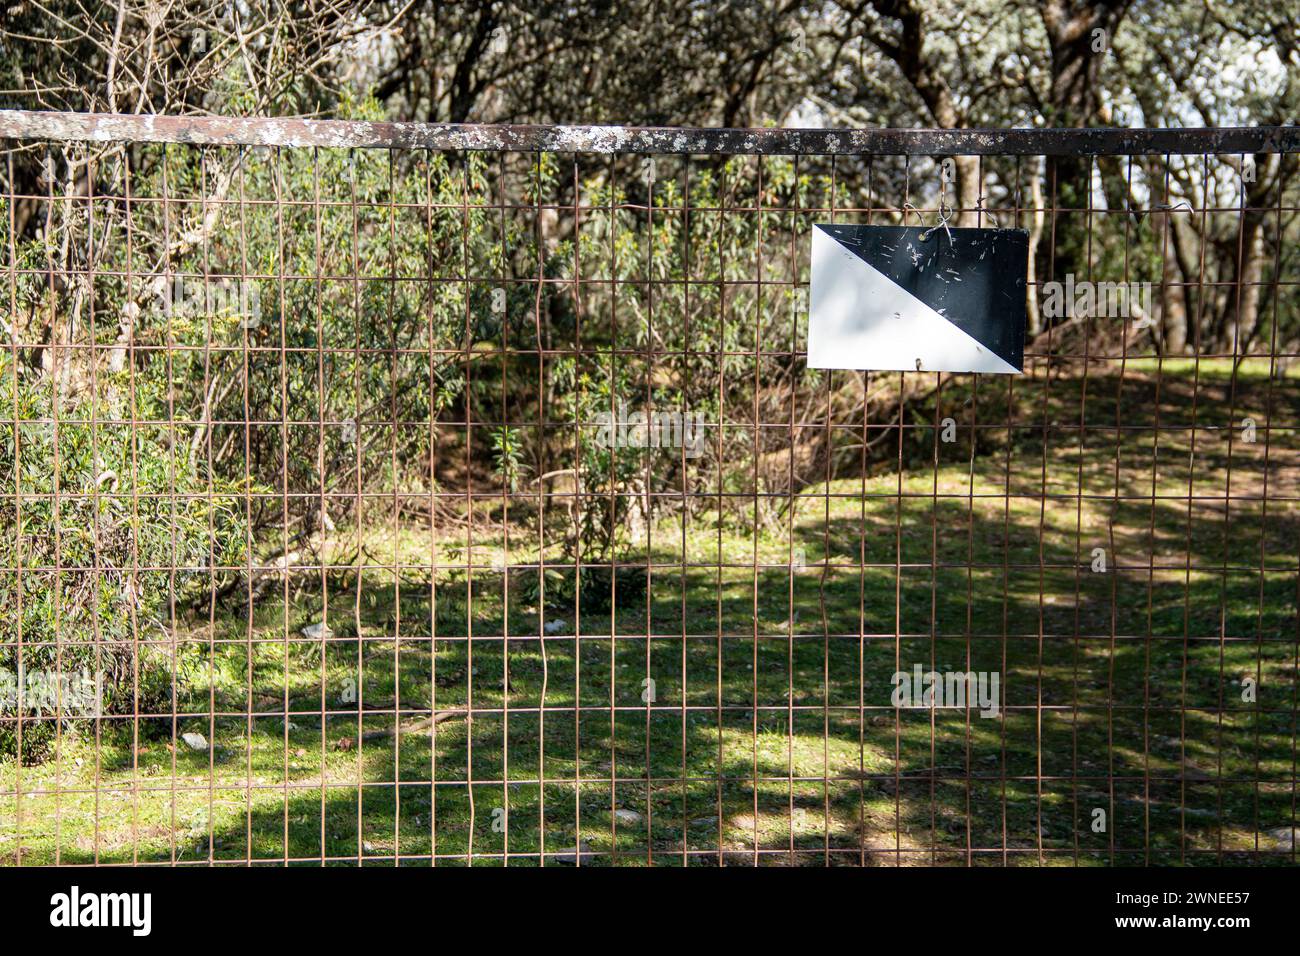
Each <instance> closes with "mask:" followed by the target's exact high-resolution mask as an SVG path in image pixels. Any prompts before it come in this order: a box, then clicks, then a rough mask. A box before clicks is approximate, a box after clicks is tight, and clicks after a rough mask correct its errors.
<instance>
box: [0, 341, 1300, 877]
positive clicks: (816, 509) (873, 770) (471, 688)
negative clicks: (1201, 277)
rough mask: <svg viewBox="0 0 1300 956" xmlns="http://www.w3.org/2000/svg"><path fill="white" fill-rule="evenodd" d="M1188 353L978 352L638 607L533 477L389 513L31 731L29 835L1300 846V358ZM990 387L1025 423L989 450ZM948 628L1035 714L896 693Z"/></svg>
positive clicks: (1117, 858)
mask: <svg viewBox="0 0 1300 956" xmlns="http://www.w3.org/2000/svg"><path fill="white" fill-rule="evenodd" d="M1154 372H1155V370H1154V368H1147V367H1142V366H1140V365H1139V366H1136V367H1130V368H1128V369H1127V370H1126V373H1125V376H1124V377H1123V379H1121V377H1120V376H1119V375H1118V374H1117V373H1115V372H1112V373H1108V374H1105V375H1098V374H1094V375H1092V376H1090V378H1089V379H1088V380H1087V381H1085V380H1084V379H1083V378H1082V377H1081V376H1078V375H1071V376H1069V377H1064V376H1062V377H1059V378H1055V379H1053V380H1051V381H1049V380H1046V379H1042V378H1035V379H1033V380H1030V381H1026V382H1023V383H1018V384H1016V385H1015V386H1014V388H1012V389H1011V390H1010V391H1009V390H1008V386H1007V385H1005V384H1002V383H1000V382H999V383H996V384H992V385H990V384H988V380H984V383H983V384H982V385H981V386H980V390H979V391H978V392H973V391H971V390H970V389H969V386H961V387H959V386H957V385H949V386H946V387H945V390H943V391H941V392H940V394H939V395H938V397H937V399H932V400H930V401H929V402H927V403H924V404H922V405H920V407H918V408H916V409H913V410H911V411H910V413H909V414H910V415H911V417H910V418H909V419H908V422H909V425H914V426H916V427H915V429H913V430H912V432H911V435H910V437H909V439H908V441H909V442H911V443H912V444H913V445H914V446H915V447H916V448H920V449H922V453H921V454H920V455H919V456H918V455H916V454H912V453H909V455H908V457H907V458H906V462H905V468H904V469H903V470H902V471H901V472H899V471H898V470H897V469H896V468H888V467H884V468H875V469H873V470H872V473H871V474H868V475H867V476H866V477H863V478H852V479H836V480H833V481H828V482H827V481H823V482H815V483H813V484H811V485H809V486H807V487H805V488H803V489H802V492H801V494H800V497H799V498H798V500H797V502H796V504H795V506H794V507H793V508H791V509H789V510H788V511H786V512H785V513H784V514H780V515H777V516H776V517H775V518H773V519H772V520H771V521H768V522H758V523H757V527H758V530H757V531H755V523H754V522H752V521H749V520H746V516H745V515H744V514H743V513H742V514H740V515H736V514H728V515H726V516H725V517H724V518H723V519H719V517H718V512H717V509H716V508H714V509H712V510H710V509H709V508H707V507H706V508H704V509H703V510H702V511H701V513H699V514H695V515H692V516H690V517H687V518H683V517H682V515H681V514H670V515H667V516H666V517H664V518H663V519H662V520H661V521H659V522H658V523H657V524H656V525H655V526H654V527H653V528H652V530H651V534H650V538H649V541H648V542H645V543H644V546H643V547H641V548H639V549H638V550H637V552H636V554H635V556H634V558H632V559H631V561H630V563H631V564H640V565H641V567H640V568H636V567H627V568H623V569H620V571H619V572H618V573H619V575H620V578H619V581H620V587H619V588H618V591H617V594H616V597H615V602H614V606H613V607H612V608H611V607H608V606H601V604H600V602H589V606H586V607H581V608H580V607H575V606H574V605H573V602H572V601H571V600H570V601H569V602H567V603H566V602H563V601H560V602H555V601H552V600H550V599H549V598H547V597H546V596H544V595H542V594H539V592H538V587H537V583H536V581H537V575H536V571H535V570H534V566H535V565H536V563H537V562H538V561H539V559H540V558H541V557H542V556H543V555H544V556H545V558H546V560H547V561H548V562H551V561H554V560H556V559H557V557H558V550H557V549H556V547H555V546H554V545H553V543H552V544H550V545H548V547H546V548H540V547H539V545H538V534H537V530H536V523H535V520H534V518H535V515H533V514H532V513H531V512H530V511H529V509H528V507H527V506H526V504H523V505H519V506H514V505H512V506H511V508H509V509H506V510H502V509H501V508H496V509H492V510H488V511H485V512H484V513H482V514H476V517H475V524H474V545H475V550H474V554H475V565H476V567H475V568H474V569H473V570H472V571H466V570H463V569H462V570H451V569H442V570H439V571H438V572H437V574H436V575H433V576H431V574H430V572H429V571H428V570H427V569H424V570H421V569H419V568H415V567H406V568H405V569H403V570H401V571H394V570H392V569H391V568H384V567H378V566H377V565H392V564H403V565H419V564H427V563H428V555H429V554H430V539H429V536H428V532H427V530H425V529H421V528H419V527H417V526H414V525H411V524H403V523H399V524H398V526H397V528H396V533H391V532H389V531H380V530H378V529H373V528H372V529H371V530H370V531H369V532H368V533H367V534H368V538H369V540H368V544H367V550H366V554H367V555H368V557H367V559H366V560H367V562H368V563H369V564H371V565H373V566H371V567H368V568H367V569H366V570H365V571H364V572H363V573H362V574H361V575H360V577H359V578H358V577H357V576H355V575H353V576H351V577H350V578H349V579H348V582H347V583H346V584H343V585H339V586H331V587H330V588H329V589H328V594H327V597H328V602H327V603H328V610H327V611H325V610H324V608H323V605H324V604H325V603H326V602H325V600H324V596H323V595H322V593H321V590H320V589H319V587H318V586H312V585H313V582H314V580H315V579H314V578H313V577H312V574H311V573H304V574H303V575H302V576H300V577H296V578H291V579H290V580H289V581H287V582H285V586H284V587H283V588H280V587H276V588H273V589H272V590H271V592H270V593H269V594H267V595H264V596H263V597H261V598H260V599H259V600H258V601H257V602H256V603H255V605H254V610H253V612H252V614H251V616H250V615H248V614H246V613H244V612H240V611H234V612H230V611H227V612H224V613H223V614H222V615H220V616H219V617H217V618H216V619H215V620H214V621H212V622H209V621H207V620H204V619H199V620H192V621H189V622H187V623H186V625H185V626H184V628H182V629H178V633H177V634H176V638H177V642H178V645H179V647H180V650H179V651H178V655H177V660H178V662H179V663H178V667H180V669H181V671H182V673H183V674H184V676H185V678H186V679H185V680H184V681H183V693H182V694H181V695H180V697H179V701H178V706H177V711H178V713H177V716H176V717H175V718H173V717H172V716H171V715H170V712H169V713H168V714H167V715H165V716H157V717H141V718H138V719H132V718H124V719H122V720H110V719H104V720H102V721H100V723H99V727H98V731H97V732H98V735H99V742H98V744H97V743H96V741H95V739H94V738H93V737H91V738H86V737H85V736H84V735H79V734H76V733H69V734H65V735H64V737H63V739H62V742H61V745H60V748H59V754H58V757H57V759H52V760H49V761H47V762H45V763H43V764H40V765H38V766H29V767H23V768H18V767H16V766H14V765H13V764H7V765H4V766H3V768H0V790H3V791H4V793H5V795H4V796H0V859H4V860H5V861H6V862H10V863H12V862H15V861H17V858H18V847H19V845H20V844H21V847H22V856H21V862H23V863H29V864H34V863H49V862H54V861H55V860H56V859H57V860H61V861H63V862H68V863H72V862H90V861H93V860H98V861H99V862H132V861H140V862H146V861H148V862H168V861H172V860H176V861H179V862H206V861H208V860H215V861H219V862H232V863H234V862H243V861H246V860H249V859H252V860H283V859H285V858H288V859H290V860H304V861H312V860H315V861H319V860H321V859H322V858H324V859H327V860H331V861H337V862H356V861H358V860H361V861H364V862H366V863H373V864H375V865H393V863H394V862H395V861H398V859H399V858H401V859H400V862H403V863H405V862H410V863H413V864H420V865H427V863H428V860H429V857H430V856H431V855H432V856H434V857H436V859H437V862H438V863H439V864H451V865H461V864H464V863H465V862H466V861H467V858H468V856H469V854H471V853H472V854H473V862H474V864H475V865H499V864H500V863H502V862H503V861H505V860H507V859H508V861H509V863H510V864H511V865H535V864H536V863H537V862H538V860H539V858H540V855H541V854H545V862H546V864H547V865H552V864H556V863H565V862H572V857H573V852H574V849H575V848H576V847H579V846H581V848H582V850H583V852H584V854H588V853H589V854H590V855H584V856H583V857H582V862H584V863H597V864H605V863H612V862H617V863H624V864H639V865H645V864H654V865H682V864H692V865H694V864H701V865H716V864H717V863H719V862H722V863H726V864H728V865H731V864H750V863H753V862H755V861H758V862H760V863H771V864H778V865H786V864H808V863H817V864H820V863H823V862H830V863H868V864H876V865H893V864H895V863H901V864H903V865H910V864H931V863H937V864H965V863H973V864H976V865H980V864H997V865H1001V864H1004V863H1010V864H1068V863H1077V864H1081V865H1094V864H1100V865H1104V864H1110V863H1143V862H1150V863H1181V862H1186V863H1199V862H1214V861H1216V860H1225V861H1231V862H1258V863H1291V862H1293V861H1294V856H1293V854H1292V852H1291V850H1290V847H1289V844H1288V845H1287V846H1286V847H1285V848H1282V847H1281V846H1280V845H1279V842H1278V841H1277V839H1276V838H1275V837H1272V836H1270V835H1269V831H1270V830H1274V829H1276V828H1278V827H1284V826H1285V827H1290V826H1292V825H1293V824H1292V821H1293V820H1295V819H1296V818H1297V817H1296V809H1295V808H1296V746H1295V740H1296V720H1295V712H1296V711H1295V707H1296V693H1297V686H1296V665H1297V633H1298V632H1297V625H1296V605H1297V572H1296V567H1297V545H1296V542H1297V540H1300V534H1298V532H1300V527H1298V525H1300V521H1298V520H1297V509H1296V504H1295V500H1294V499H1295V497H1296V495H1297V493H1298V492H1300V482H1297V475H1300V468H1297V465H1300V441H1298V440H1297V435H1296V433H1295V431H1294V428H1293V425H1294V423H1295V422H1296V421H1297V420H1300V416H1298V415H1297V412H1300V395H1297V390H1296V388H1295V380H1294V379H1293V378H1288V379H1283V380H1281V381H1275V382H1274V383H1273V384H1272V385H1271V386H1270V385H1269V383H1268V381H1267V379H1266V378H1265V377H1264V376H1263V375H1261V374H1260V373H1259V370H1258V369H1253V368H1251V367H1249V366H1247V367H1245V368H1244V369H1243V370H1242V371H1241V372H1240V373H1239V375H1238V377H1237V379H1236V381H1235V384H1234V381H1233V379H1232V378H1231V377H1230V376H1229V375H1228V374H1227V372H1226V370H1225V369H1224V368H1222V367H1219V366H1212V365H1209V364H1207V363H1202V364H1201V366H1200V368H1199V369H1197V368H1196V367H1195V366H1192V365H1190V364H1189V365H1187V366H1186V367H1173V368H1170V367H1165V368H1163V369H1162V370H1161V376H1160V378H1159V379H1157V377H1156V375H1155V374H1154ZM1193 375H1198V376H1199V378H1197V379H1193ZM1085 396H1086V401H1085ZM1193 396H1194V397H1195V399H1196V407H1197V411H1196V414H1195V419H1193V412H1192V401H1191V399H1192V397H1193ZM1117 407H1119V408H1121V409H1122V410H1123V419H1122V420H1123V424H1124V428H1122V429H1116V428H1115V425H1116V421H1117V415H1116V410H1117ZM1081 409H1083V411H1082V412H1081ZM947 415H951V416H952V417H954V418H955V419H956V421H957V422H958V424H959V437H958V441H957V442H955V443H953V444H952V445H951V446H947V445H940V446H939V448H938V452H937V459H938V460H937V462H936V461H935V458H936V452H935V451H934V448H935V442H934V433H933V431H931V430H929V426H931V425H933V423H934V422H935V421H937V420H939V419H940V418H942V417H944V416H947ZM1157 416H1159V418H1158V419H1157ZM1247 416H1253V417H1254V418H1255V419H1256V421H1257V422H1258V423H1260V427H1261V429H1262V428H1263V426H1264V425H1265V424H1269V425H1271V426H1272V427H1271V428H1269V429H1268V430H1267V432H1264V431H1261V433H1260V434H1259V436H1258V438H1257V440H1256V441H1255V442H1253V443H1248V442H1243V440H1242V438H1241V435H1242V433H1241V432H1240V431H1239V430H1234V429H1235V428H1236V426H1237V425H1238V423H1239V422H1240V419H1242V418H1244V417H1247ZM972 417H973V418H974V420H975V421H977V422H980V423H998V424H1000V425H1004V426H1005V427H999V428H991V429H981V430H980V439H979V441H978V443H977V444H976V453H975V454H974V455H972V454H971V442H970V435H971V430H970V429H969V428H968V427H965V426H966V425H967V424H968V423H969V422H970V421H971V420H972ZM1156 424H1158V425H1159V430H1158V431H1156V430H1155V429H1154V427H1153V426H1155V425H1156ZM1193 424H1194V425H1195V428H1193ZM1080 425H1083V426H1085V427H1083V428H1082V429H1081V428H1080V427H1079V426H1080ZM1283 426H1285V427H1283ZM1230 433H1231V435H1232V438H1231V447H1229V435H1230ZM1266 436H1267V440H1266ZM1193 443H1194V444H1193ZM927 448H928V449H930V451H929V453H928V455H927V454H925V451H924V450H925V449H927ZM927 459H928V460H927ZM1266 462H1267V467H1266ZM1266 481H1267V487H1266V486H1265V482H1266ZM1229 482H1231V483H1230V484H1229ZM1265 490H1267V499H1268V500H1267V502H1265V501H1263V500H1262V499H1263V497H1264V492H1265ZM1225 500H1228V501H1229V504H1228V506H1227V507H1225ZM743 510H744V509H742V512H743ZM506 530H509V541H510V543H509V547H508V548H507V547H506V546H505V544H506V539H505V534H504V532H505V531H506ZM453 537H454V536H453V535H450V534H446V533H444V534H442V535H441V537H440V541H439V544H438V545H437V548H438V551H437V553H438V554H439V555H440V557H439V563H446V564H463V563H464V562H465V558H466V555H467V553H469V552H468V549H467V548H466V547H465V544H466V542H465V541H464V540H457V541H453ZM549 540H550V538H548V541H549ZM453 544H455V545H456V547H454V548H453ZM1098 547H1100V548H1104V549H1105V551H1106V560H1107V569H1106V571H1105V572H1095V571H1094V570H1093V568H1092V563H1093V549H1094V548H1098ZM494 559H495V561H496V563H497V564H498V565H500V566H501V567H499V568H493V567H492V564H493V563H494ZM647 566H649V570H648V571H647V570H646V568H647ZM564 573H572V572H571V571H570V572H563V571H556V572H554V574H552V575H551V576H550V577H548V581H550V582H551V584H550V587H551V588H552V590H553V591H559V590H560V586H559V585H560V583H562V582H560V580H559V578H557V577H556V576H555V575H563V574H564ZM647 578H648V586H646V581H647ZM300 586H301V587H300ZM286 594H287V596H288V599H287V600H286ZM322 618H326V619H328V621H329V625H330V627H331V629H332V631H333V635H332V637H331V638H330V639H328V640H316V641H313V640H308V639H306V638H304V637H303V636H302V634H301V628H303V627H304V626H306V625H309V624H313V623H316V622H318V621H321V620H322ZM548 622H549V626H548ZM540 633H546V635H547V636H546V637H545V639H544V640H543V639H539V637H538V635H539V634H540ZM915 664H921V665H923V666H924V667H925V668H926V669H930V668H934V669H936V670H940V671H946V670H962V671H966V670H974V671H990V672H997V673H998V674H999V675H1000V680H1001V689H1002V693H1003V701H1002V706H1001V708H1000V711H999V713H998V715H997V716H996V717H992V718H982V717H980V716H979V715H978V714H977V713H975V712H973V711H972V712H968V711H967V710H964V709H962V710H896V709H895V708H894V707H893V706H892V705H891V702H890V693H891V691H892V689H893V688H892V684H891V676H892V675H893V673H894V672H895V671H896V670H900V669H901V670H907V671H910V670H911V668H912V666H913V665H915ZM1247 678H1254V679H1255V680H1256V682H1257V685H1258V689H1257V700H1256V701H1255V702H1250V701H1246V700H1243V685H1242V681H1243V680H1245V679H1247ZM647 679H649V680H652V681H653V682H654V686H653V690H654V695H653V701H648V700H647V699H646V697H647V696H648V695H647V694H646V690H647V685H646V683H645V682H646V681H647ZM353 689H355V694H353V693H352V691H353ZM431 709H432V710H433V711H436V712H438V713H440V714H441V715H443V719H440V721H439V722H437V723H436V725H435V726H434V727H433V728H432V732H431V729H430V722H429V719H428V718H429V712H430V710H431ZM467 709H472V711H473V714H472V719H469V718H467V716H466V713H465V711H466V710H467ZM322 711H325V712H326V716H325V719H324V720H322ZM397 724H400V726H401V728H402V729H401V731H400V732H398V733H396V734H393V733H391V732H392V730H393V728H394V726H395V725H397ZM385 731H388V732H389V733H384V732H385ZM91 732H92V733H94V732H95V730H94V728H93V727H92V728H91ZM187 732H198V733H202V734H203V735H204V736H205V737H206V738H207V739H208V740H209V741H211V742H212V743H213V744H214V746H213V747H212V749H211V750H209V751H195V750H192V749H190V748H189V747H188V746H186V745H185V744H184V743H183V742H180V741H179V736H178V735H179V734H183V733H187ZM15 790H20V791H21V794H22V796H21V802H20V803H19V801H17V800H16V798H15V796H14V792H15ZM1096 808H1101V809H1103V810H1104V811H1105V812H1106V827H1105V829H1104V831H1102V832H1096V831H1095V830H1094V828H1093V824H1094V820H1095V816H1094V810H1095V809H1096ZM616 811H619V812H618V813H617V814H616ZM627 811H631V813H629V812H627ZM516 854H517V855H516ZM408 857H409V858H410V860H409V861H408V860H407V859H405V858H408Z"/></svg>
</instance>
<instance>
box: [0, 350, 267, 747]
mask: <svg viewBox="0 0 1300 956" xmlns="http://www.w3.org/2000/svg"><path fill="white" fill-rule="evenodd" d="M104 379H105V380H101V381H100V382H99V383H97V386H96V388H95V389H94V391H93V394H95V395H97V396H98V397H97V399H96V400H95V401H94V402H92V401H91V394H92V390H91V389H90V388H87V387H82V388H81V389H80V390H79V391H78V392H77V393H76V394H75V395H69V394H65V395H64V396H62V397H60V398H59V399H58V400H57V401H56V399H55V386H54V384H53V379H52V377H51V376H50V375H48V374H44V373H41V374H38V373H34V372H30V371H28V370H20V371H19V372H18V374H17V375H15V366H14V363H13V361H12V357H11V356H10V355H8V354H6V355H4V356H2V357H0V492H2V493H3V497H0V568H4V569H6V570H4V571H3V572H0V575H2V576H0V675H4V676H5V677H6V678H8V679H9V680H10V681H11V682H16V681H17V679H18V675H19V673H20V667H21V671H22V673H23V674H24V675H25V682H24V683H25V684H26V685H28V686H30V684H31V682H32V680H33V679H37V680H40V679H41V678H38V677H37V676H36V675H44V679H45V680H47V681H48V680H49V679H50V678H51V677H52V676H53V675H55V674H56V673H57V674H59V675H63V677H64V678H65V679H67V678H68V677H69V676H70V675H76V674H80V673H81V672H83V671H86V672H89V673H90V674H92V675H101V680H102V699H101V701H100V702H99V706H101V707H102V708H103V711H104V712H105V713H131V712H134V711H135V710H136V708H137V707H138V708H139V709H140V710H142V711H145V710H152V711H154V712H167V711H168V710H169V709H170V703H169V699H170V698H169V695H170V687H171V679H170V673H171V666H172V665H171V663H170V661H169V653H168V651H167V648H166V644H167V642H168V641H169V639H170V630H169V628H170V626H171V623H172V620H171V618H172V613H173V610H179V609H181V608H183V607H184V606H186V605H189V604H192V603H193V602H195V601H196V600H198V599H200V598H201V597H202V596H203V595H205V594H206V593H207V592H208V591H209V589H210V588H211V587H213V586H214V585H215V586H219V585H220V584H221V583H222V579H223V575H221V574H220V573H211V572H210V570H209V569H211V568H213V567H222V566H225V567H231V566H238V565H239V564H241V563H243V562H245V561H246V557H245V555H246V540H247V534H246V529H245V525H244V520H243V514H242V509H241V508H240V507H239V504H238V501H239V499H238V494H239V492H240V489H239V488H237V487H235V486H233V485H231V484H229V483H227V482H210V481H209V479H208V478H207V476H205V475H204V474H203V473H202V470H201V463H200V462H199V461H196V460H194V459H193V458H192V457H191V455H190V447H189V446H190V442H189V437H190V429H189V428H184V427H180V426H176V427H171V426H168V425H137V426H135V427H132V426H131V425H130V424H119V423H120V422H122V421H124V420H130V419H136V420H146V421H163V420H165V419H166V417H167V415H166V407H165V404H164V403H163V401H162V400H161V388H160V387H159V383H157V382H155V381H153V380H151V379H150V377H149V376H148V375H147V374H146V375H138V376H136V378H135V380H134V381H130V380H129V379H128V376H127V374H126V373H122V374H118V375H107V376H104ZM65 390H66V391H67V392H72V391H73V388H72V387H71V386H67V387H66V388H65ZM132 399H133V400H134V401H132ZM133 406H134V410H133ZM56 412H57V415H56ZM56 420H57V421H56ZM92 420H93V421H95V422H97V423H98V424H95V425H92V424H91V422H92ZM15 421H16V422H17V423H18V424H17V426H15V425H14V422H15ZM173 568H174V569H175V571H174V573H173V571H172V570H170V569H173ZM160 569H164V570H160ZM20 637H21V657H20V654H19V649H20V645H19V641H20ZM145 642H148V643H147V645H146V643H145ZM0 709H2V710H3V711H4V712H3V713H0V717H5V718H9V719H7V720H4V721H0V756H11V755H13V754H14V753H15V752H16V749H17V740H16V737H17V733H16V730H17V727H16V721H14V720H12V718H13V716H14V712H15V706H14V703H13V702H12V701H0ZM65 710H66V709H65ZM37 711H43V713H44V714H45V715H46V716H48V715H49V714H50V713H52V712H53V707H52V706H49V703H48V702H45V703H41V702H36V703H35V706H33V702H32V701H27V702H25V705H24V707H23V712H24V716H40V713H38V712H37ZM68 716H69V717H70V718H71V719H73V720H75V715H68ZM53 737H54V727H53V722H52V721H49V720H43V721H36V722H31V723H25V725H24V734H23V757H24V759H25V760H26V759H39V758H40V756H41V755H42V752H43V751H44V750H45V749H46V748H47V746H48V744H49V741H50V740H52V739H53Z"/></svg>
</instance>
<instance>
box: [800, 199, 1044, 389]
mask: <svg viewBox="0 0 1300 956" xmlns="http://www.w3.org/2000/svg"><path fill="white" fill-rule="evenodd" d="M923 234H924V235H925V238H922V235H923ZM1028 256H1029V234H1028V233H1027V232H1025V231H1024V230H1023V229H952V230H949V231H946V230H944V229H943V228H938V229H928V230H927V229H923V228H921V227H917V226H857V225H839V224H820V223H819V224H817V225H815V226H813V245H812V295H811V299H812V302H811V309H810V315H809V320H808V365H809V367H810V368H853V369H901V370H906V371H917V370H922V371H927V372H1000V373H1005V374H1012V375H1014V374H1018V373H1019V372H1020V370H1021V366H1022V365H1023V364H1024V349H1025V273H1026V269H1027V266H1028V261H1029V259H1028Z"/></svg>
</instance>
